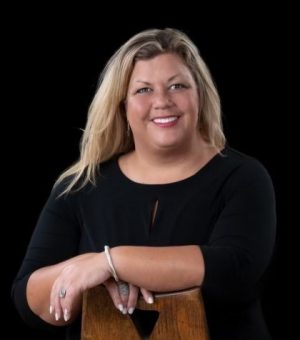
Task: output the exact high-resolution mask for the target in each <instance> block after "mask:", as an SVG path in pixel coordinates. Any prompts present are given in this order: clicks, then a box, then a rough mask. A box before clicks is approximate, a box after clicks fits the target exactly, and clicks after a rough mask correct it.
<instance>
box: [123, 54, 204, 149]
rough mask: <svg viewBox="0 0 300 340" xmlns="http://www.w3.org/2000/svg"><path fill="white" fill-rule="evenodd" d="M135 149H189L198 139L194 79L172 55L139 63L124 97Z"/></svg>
mask: <svg viewBox="0 0 300 340" xmlns="http://www.w3.org/2000/svg"><path fill="white" fill-rule="evenodd" d="M126 112H127V119H128V122H129V124H130V127H131V130H132V133H133V137H134V141H135V146H136V150H138V149H139V147H142V148H145V147H146V148H148V149H149V148H150V149H151V148H152V149H156V150H157V149H167V148H178V147H186V146H187V147H188V146H189V144H191V143H193V141H195V140H197V138H200V133H199V131H198V129H197V125H198V113H199V95H198V90H197V86H196V83H195V81H194V78H193V76H192V74H191V72H190V70H189V69H188V67H187V66H186V65H185V64H184V63H183V61H182V60H181V58H180V57H179V56H177V55H175V54H170V53H167V54H161V55H158V56H156V57H154V58H152V59H148V60H140V61H138V62H137V63H136V64H135V66H134V69H133V72H132V75H131V78H130V82H129V87H128V92H127V98H126Z"/></svg>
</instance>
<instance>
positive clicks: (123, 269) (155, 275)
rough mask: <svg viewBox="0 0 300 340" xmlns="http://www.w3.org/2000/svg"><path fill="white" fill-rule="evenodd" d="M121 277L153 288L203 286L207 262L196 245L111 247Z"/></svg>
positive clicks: (166, 289)
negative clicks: (205, 263)
mask: <svg viewBox="0 0 300 340" xmlns="http://www.w3.org/2000/svg"><path fill="white" fill-rule="evenodd" d="M111 256H112V259H113V263H114V266H115V269H116V271H117V273H118V276H119V278H120V279H122V280H124V281H126V282H130V283H133V284H134V285H136V286H138V287H144V288H146V289H148V290H150V291H156V292H158V291H159V292H166V291H175V290H181V289H185V288H189V287H193V286H200V285H201V283H202V281H203V278H204V261H203V257H202V253H201V251H200V248H199V247H198V246H196V245H190V246H174V247H131V246H120V247H115V248H113V249H111Z"/></svg>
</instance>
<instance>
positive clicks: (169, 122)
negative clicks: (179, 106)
mask: <svg viewBox="0 0 300 340" xmlns="http://www.w3.org/2000/svg"><path fill="white" fill-rule="evenodd" d="M179 118H180V116H167V117H156V118H153V119H151V121H152V122H153V123H154V124H155V125H159V126H164V127H168V126H173V125H175V124H176V123H177V122H178V120H179Z"/></svg>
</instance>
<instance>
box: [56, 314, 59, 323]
mask: <svg viewBox="0 0 300 340" xmlns="http://www.w3.org/2000/svg"><path fill="white" fill-rule="evenodd" d="M55 320H56V321H58V320H59V314H58V313H55Z"/></svg>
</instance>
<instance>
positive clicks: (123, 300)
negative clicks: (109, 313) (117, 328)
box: [103, 278, 153, 314]
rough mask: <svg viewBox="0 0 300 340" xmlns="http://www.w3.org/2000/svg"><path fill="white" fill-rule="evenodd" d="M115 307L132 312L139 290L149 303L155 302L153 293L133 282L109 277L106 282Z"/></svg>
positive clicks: (123, 311) (122, 311)
mask: <svg viewBox="0 0 300 340" xmlns="http://www.w3.org/2000/svg"><path fill="white" fill-rule="evenodd" d="M103 284H104V286H105V287H106V289H107V291H108V293H109V295H110V297H111V299H112V301H113V303H114V305H115V307H116V308H117V309H118V310H119V311H120V312H121V313H123V314H127V313H128V314H132V313H133V311H134V309H135V307H136V303H137V299H138V296H139V291H141V294H142V296H143V298H144V299H145V301H146V302H147V303H153V294H152V293H151V292H150V291H148V290H146V289H144V288H138V287H136V286H134V285H132V284H131V283H128V284H127V283H126V282H116V281H115V280H114V279H113V278H109V279H108V280H106V281H105V282H104V283H103Z"/></svg>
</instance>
